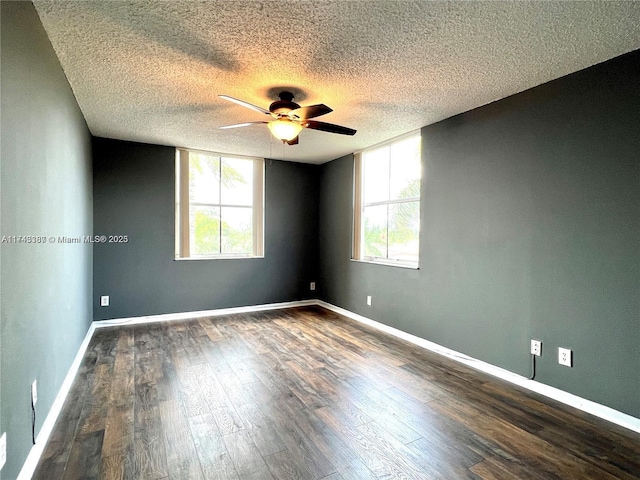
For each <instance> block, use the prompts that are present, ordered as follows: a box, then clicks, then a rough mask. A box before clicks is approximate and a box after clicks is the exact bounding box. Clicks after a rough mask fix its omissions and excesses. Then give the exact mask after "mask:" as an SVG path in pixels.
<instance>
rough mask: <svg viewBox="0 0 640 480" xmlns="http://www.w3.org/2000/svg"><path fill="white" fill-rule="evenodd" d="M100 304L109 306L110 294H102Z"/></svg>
mask: <svg viewBox="0 0 640 480" xmlns="http://www.w3.org/2000/svg"><path fill="white" fill-rule="evenodd" d="M100 306H101V307H108V306H109V295H102V296H101V297H100Z"/></svg>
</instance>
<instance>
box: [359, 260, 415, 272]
mask: <svg viewBox="0 0 640 480" xmlns="http://www.w3.org/2000/svg"><path fill="white" fill-rule="evenodd" d="M351 261H352V262H357V263H369V264H371V265H384V266H385V267H399V268H406V269H409V270H420V267H419V266H418V265H408V264H406V263H398V262H382V261H379V260H376V261H373V260H358V259H356V258H352V259H351Z"/></svg>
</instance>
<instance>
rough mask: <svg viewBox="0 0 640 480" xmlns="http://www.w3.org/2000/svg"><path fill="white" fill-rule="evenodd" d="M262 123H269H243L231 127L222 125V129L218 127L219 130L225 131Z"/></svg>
mask: <svg viewBox="0 0 640 480" xmlns="http://www.w3.org/2000/svg"><path fill="white" fill-rule="evenodd" d="M262 123H269V122H244V123H234V124H233V125H224V126H222V127H218V128H219V129H220V130H225V129H227V128H239V127H248V126H249V125H258V124H262Z"/></svg>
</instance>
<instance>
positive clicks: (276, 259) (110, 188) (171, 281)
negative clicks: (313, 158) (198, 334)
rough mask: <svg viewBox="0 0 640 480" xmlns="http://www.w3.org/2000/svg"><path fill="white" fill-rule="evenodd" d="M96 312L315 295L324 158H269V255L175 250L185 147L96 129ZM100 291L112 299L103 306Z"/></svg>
mask: <svg viewBox="0 0 640 480" xmlns="http://www.w3.org/2000/svg"><path fill="white" fill-rule="evenodd" d="M93 155H94V231H95V234H97V235H101V234H104V235H112V234H120V235H128V237H129V239H130V240H129V242H128V243H126V244H96V245H94V294H93V295H94V318H95V319H107V318H121V317H130V316H140V315H152V314H160V313H172V312H189V311H197V310H208V309H215V308H225V307H235V306H245V305H259V304H264V303H271V302H283V301H292V300H298V299H306V298H312V297H313V298H315V295H311V293H314V292H310V291H309V282H311V281H315V280H316V278H315V276H316V273H317V250H318V172H319V167H318V166H315V165H306V164H300V163H291V162H281V161H275V160H274V161H267V163H266V175H265V216H266V217H265V218H266V221H265V257H264V258H252V259H232V260H182V261H175V260H174V250H175V248H174V242H175V239H174V232H175V226H174V225H175V220H174V211H175V206H174V205H175V187H174V183H175V149H174V148H171V147H161V146H154V145H145V144H139V143H131V142H122V141H117V140H107V139H102V138H96V139H94V144H93ZM100 295H109V296H110V302H111V305H110V306H109V307H100V306H99V298H100Z"/></svg>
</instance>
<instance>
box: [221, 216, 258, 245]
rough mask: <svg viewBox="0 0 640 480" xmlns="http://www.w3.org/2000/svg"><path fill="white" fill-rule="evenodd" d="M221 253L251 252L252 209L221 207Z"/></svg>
mask: <svg viewBox="0 0 640 480" xmlns="http://www.w3.org/2000/svg"><path fill="white" fill-rule="evenodd" d="M221 220H222V239H221V240H222V253H235V254H237V253H243V254H251V252H252V251H253V235H252V224H253V209H251V208H242V207H222V218H221Z"/></svg>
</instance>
